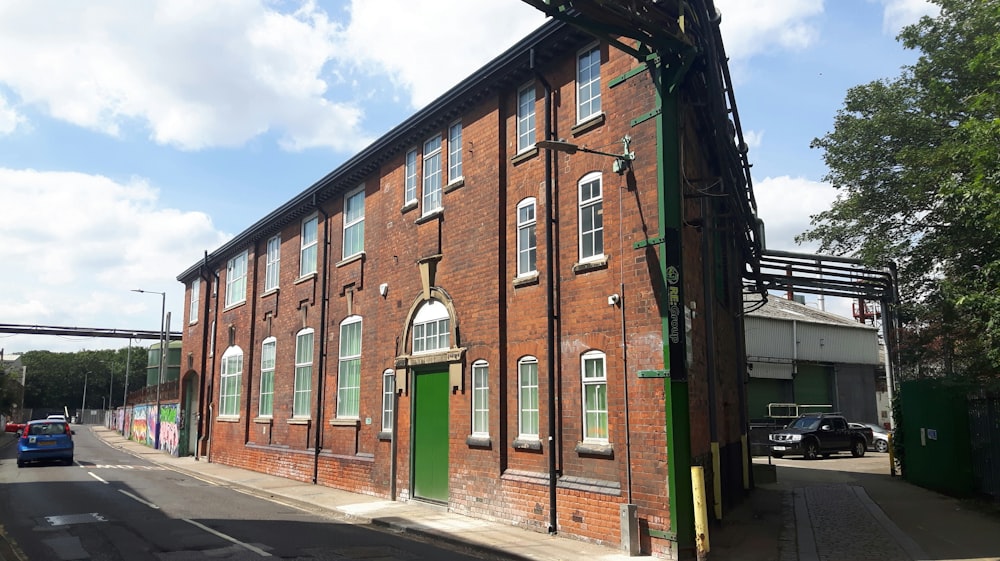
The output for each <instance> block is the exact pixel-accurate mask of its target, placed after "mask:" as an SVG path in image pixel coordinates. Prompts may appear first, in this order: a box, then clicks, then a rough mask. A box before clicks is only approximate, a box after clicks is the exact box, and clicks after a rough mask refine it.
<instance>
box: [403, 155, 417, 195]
mask: <svg viewBox="0 0 1000 561" xmlns="http://www.w3.org/2000/svg"><path fill="white" fill-rule="evenodd" d="M404 175H405V179H404V180H403V185H404V187H403V205H404V206H405V205H408V204H410V203H414V204H415V203H416V202H417V149H416V148H414V149H412V150H410V151H409V152H407V153H406V164H405V168H404Z"/></svg>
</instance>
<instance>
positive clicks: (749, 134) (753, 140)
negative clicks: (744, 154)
mask: <svg viewBox="0 0 1000 561" xmlns="http://www.w3.org/2000/svg"><path fill="white" fill-rule="evenodd" d="M743 141H744V142H746V143H747V146H749V147H750V148H760V146H761V145H762V144H764V131H754V130H746V129H744V130H743Z"/></svg>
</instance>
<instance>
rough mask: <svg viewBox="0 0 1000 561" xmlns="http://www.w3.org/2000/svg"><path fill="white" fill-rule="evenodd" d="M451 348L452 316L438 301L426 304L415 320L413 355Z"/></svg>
mask: <svg viewBox="0 0 1000 561" xmlns="http://www.w3.org/2000/svg"><path fill="white" fill-rule="evenodd" d="M449 348H451V316H450V315H449V314H448V308H447V307H445V305H444V304H442V303H441V302H439V301H437V300H431V301H429V302H427V303H425V304H424V305H423V306H421V307H420V309H419V310H418V311H417V315H416V316H414V318H413V354H415V355H418V354H426V353H433V352H437V351H440V350H444V349H449Z"/></svg>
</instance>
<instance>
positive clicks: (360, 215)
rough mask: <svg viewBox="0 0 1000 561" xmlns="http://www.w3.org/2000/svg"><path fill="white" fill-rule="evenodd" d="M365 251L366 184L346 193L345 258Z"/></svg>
mask: <svg viewBox="0 0 1000 561" xmlns="http://www.w3.org/2000/svg"><path fill="white" fill-rule="evenodd" d="M364 251H365V186H364V185H361V186H360V187H358V188H357V189H355V190H354V191H351V192H350V193H348V194H346V195H344V246H343V253H344V259H348V258H350V257H354V256H355V255H360V254H361V253H364Z"/></svg>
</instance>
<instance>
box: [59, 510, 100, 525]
mask: <svg viewBox="0 0 1000 561" xmlns="http://www.w3.org/2000/svg"><path fill="white" fill-rule="evenodd" d="M45 521H46V522H48V523H49V524H50V525H52V526H66V525H68V524H87V523H89V522H107V521H108V520H107V519H106V518H104V517H103V516H101V515H100V514H97V513H96V512H88V513H86V514H67V515H63V516H46V517H45Z"/></svg>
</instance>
